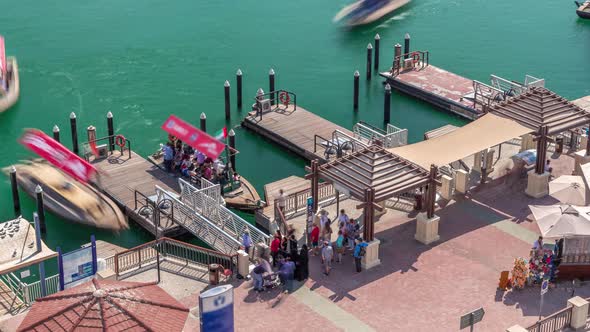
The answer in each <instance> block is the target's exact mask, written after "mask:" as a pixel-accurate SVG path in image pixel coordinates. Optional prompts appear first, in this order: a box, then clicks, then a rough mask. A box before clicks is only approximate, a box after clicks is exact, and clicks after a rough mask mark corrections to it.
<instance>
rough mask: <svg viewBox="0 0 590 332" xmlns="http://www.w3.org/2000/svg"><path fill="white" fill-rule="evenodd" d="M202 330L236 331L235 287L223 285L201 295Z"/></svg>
mask: <svg viewBox="0 0 590 332" xmlns="http://www.w3.org/2000/svg"><path fill="white" fill-rule="evenodd" d="M199 316H200V321H201V331H216V332H233V331H234V287H233V286H232V285H223V286H219V287H215V288H212V289H210V290H208V291H206V292H203V293H201V294H200V295H199Z"/></svg>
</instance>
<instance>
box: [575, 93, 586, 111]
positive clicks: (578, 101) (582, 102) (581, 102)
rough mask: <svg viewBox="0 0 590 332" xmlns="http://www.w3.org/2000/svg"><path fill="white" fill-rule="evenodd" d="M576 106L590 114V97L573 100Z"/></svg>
mask: <svg viewBox="0 0 590 332" xmlns="http://www.w3.org/2000/svg"><path fill="white" fill-rule="evenodd" d="M572 103H574V105H576V106H578V107H581V108H583V109H585V110H586V111H588V112H590V96H586V97H582V98H578V99H576V100H572Z"/></svg>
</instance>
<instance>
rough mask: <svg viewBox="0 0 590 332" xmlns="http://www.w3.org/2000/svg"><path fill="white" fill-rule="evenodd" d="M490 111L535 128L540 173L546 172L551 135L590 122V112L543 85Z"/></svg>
mask: <svg viewBox="0 0 590 332" xmlns="http://www.w3.org/2000/svg"><path fill="white" fill-rule="evenodd" d="M489 112H490V113H492V114H495V115H498V116H501V117H505V118H508V119H511V120H514V121H516V122H518V123H520V124H521V125H523V126H525V127H528V128H531V129H532V130H533V131H535V136H536V141H537V163H536V167H535V173H537V174H543V173H544V172H545V159H546V157H547V142H548V141H549V140H550V138H549V136H552V135H556V134H560V133H562V132H564V131H567V130H570V129H573V128H577V127H580V126H583V125H586V124H589V123H590V113H588V112H586V111H585V110H584V109H582V108H580V107H578V106H576V105H574V104H573V103H571V102H569V101H568V100H567V99H565V98H563V97H561V96H559V95H557V94H555V93H553V92H552V91H550V90H548V89H546V88H542V87H533V88H530V89H529V90H527V91H526V92H525V93H523V94H520V95H518V96H516V97H513V98H509V99H508V100H506V101H503V102H501V103H498V104H496V105H494V106H492V107H491V108H490V109H489ZM498 129H499V130H501V128H498ZM586 155H590V140H588V145H587V146H586Z"/></svg>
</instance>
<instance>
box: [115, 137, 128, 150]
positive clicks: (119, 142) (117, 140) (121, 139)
mask: <svg viewBox="0 0 590 332" xmlns="http://www.w3.org/2000/svg"><path fill="white" fill-rule="evenodd" d="M126 143H127V140H126V139H125V136H123V135H117V136H115V144H117V145H118V146H120V147H124V146H125V144H126Z"/></svg>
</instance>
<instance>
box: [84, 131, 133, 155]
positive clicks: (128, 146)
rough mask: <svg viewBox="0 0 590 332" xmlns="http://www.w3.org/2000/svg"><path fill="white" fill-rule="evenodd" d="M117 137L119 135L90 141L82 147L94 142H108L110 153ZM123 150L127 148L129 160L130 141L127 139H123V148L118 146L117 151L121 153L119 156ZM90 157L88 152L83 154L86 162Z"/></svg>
mask: <svg viewBox="0 0 590 332" xmlns="http://www.w3.org/2000/svg"><path fill="white" fill-rule="evenodd" d="M117 136H119V134H117V135H109V136H105V137H101V138H96V139H94V140H92V141H88V142H84V143H82V146H84V147H87V146H89V145H90V142H94V143H95V144H96V143H97V142H100V141H104V140H109V143H108V146H109V152H110V153H112V152H113V151H114V148H113V146H114V143H113V142H114V139H115V138H116V137H117ZM125 148H127V150H128V152H129V158H131V140H130V139H128V138H125V145H124V146H119V151H121V154H123V151H125ZM90 155H91V153H88V152H87V153H84V159H85V160H86V161H88V160H89V156H90Z"/></svg>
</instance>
